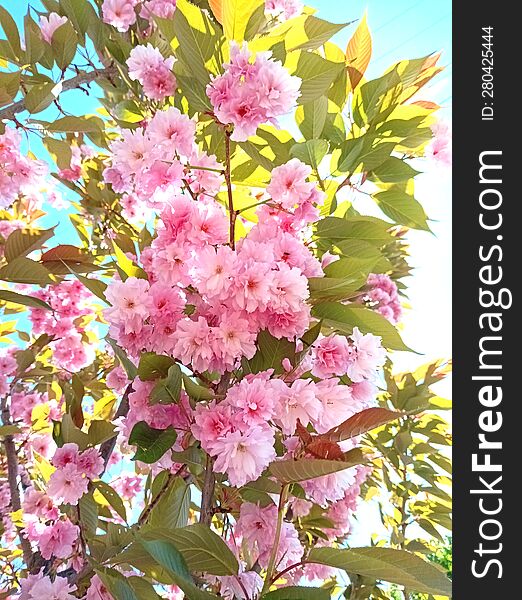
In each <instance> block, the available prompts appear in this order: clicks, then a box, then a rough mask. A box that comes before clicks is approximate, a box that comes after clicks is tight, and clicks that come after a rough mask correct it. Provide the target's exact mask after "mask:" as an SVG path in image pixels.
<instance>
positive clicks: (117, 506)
mask: <svg viewBox="0 0 522 600" xmlns="http://www.w3.org/2000/svg"><path fill="white" fill-rule="evenodd" d="M92 485H93V487H94V488H95V489H97V490H98V491H99V492H100V494H101V495H102V496H103V497H104V498H105V500H106V501H107V503H108V504H109V505H110V506H111V507H112V508H113V509H114V511H115V512H116V513H117V514H118V515H119V516H120V517H121V518H122V519H123V520H124V521H126V520H127V510H126V508H125V504H124V503H123V500H122V499H121V497H120V495H119V494H118V493H117V492H116V491H115V490H114V488H112V487H111V486H110V485H109V484H107V483H105V482H104V481H93V483H92Z"/></svg>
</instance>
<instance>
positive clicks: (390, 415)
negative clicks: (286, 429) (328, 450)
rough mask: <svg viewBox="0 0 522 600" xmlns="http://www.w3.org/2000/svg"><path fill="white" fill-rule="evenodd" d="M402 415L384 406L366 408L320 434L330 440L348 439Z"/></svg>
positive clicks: (340, 440)
mask: <svg viewBox="0 0 522 600" xmlns="http://www.w3.org/2000/svg"><path fill="white" fill-rule="evenodd" d="M402 416H403V415H402V413H399V412H396V411H393V410H388V409H386V408H380V407H372V408H367V409H366V410H362V411H361V412H359V413H356V414H355V415H353V416H352V417H350V418H349V419H347V420H346V421H344V422H343V423H341V424H340V425H338V426H337V427H334V428H333V429H330V431H327V432H326V433H324V434H323V435H321V438H326V439H328V440H329V441H330V442H342V441H343V440H348V439H350V438H353V437H356V436H358V435H362V434H363V433H367V432H368V431H371V430H372V429H375V428H377V427H381V426H382V425H386V423H390V422H391V421H396V420H397V419H400V418H401V417H402Z"/></svg>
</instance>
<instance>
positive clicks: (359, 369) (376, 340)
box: [347, 327, 386, 382]
mask: <svg viewBox="0 0 522 600" xmlns="http://www.w3.org/2000/svg"><path fill="white" fill-rule="evenodd" d="M351 338H352V340H353V344H354V347H355V350H356V352H355V354H354V356H353V357H352V360H351V361H350V363H349V365H348V370H347V373H348V376H349V377H350V379H351V380H352V381H354V382H359V381H362V380H363V379H368V380H370V381H374V380H375V379H376V378H377V374H378V371H379V369H380V368H381V367H382V366H383V365H384V363H385V361H386V350H385V349H384V348H383V347H382V345H381V338H380V337H378V336H376V335H373V334H372V333H367V334H365V335H363V334H362V333H361V332H360V331H359V328H358V327H354V328H353V333H352V335H351Z"/></svg>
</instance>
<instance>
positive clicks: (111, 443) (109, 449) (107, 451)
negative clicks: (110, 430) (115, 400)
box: [100, 383, 134, 478]
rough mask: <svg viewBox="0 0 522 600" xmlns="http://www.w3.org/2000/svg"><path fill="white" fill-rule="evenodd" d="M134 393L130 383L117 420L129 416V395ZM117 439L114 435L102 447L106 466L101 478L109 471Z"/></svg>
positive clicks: (117, 412) (117, 414)
mask: <svg viewBox="0 0 522 600" xmlns="http://www.w3.org/2000/svg"><path fill="white" fill-rule="evenodd" d="M133 391H134V390H133V389H132V383H129V385H128V386H127V388H126V389H125V392H124V394H123V397H122V399H121V402H120V405H119V406H118V410H117V411H116V414H115V415H114V418H115V419H117V418H118V417H125V416H127V413H128V412H129V394H130V393H131V392H133ZM117 437H118V436H117V435H114V437H111V438H110V439H109V440H106V441H105V442H103V444H102V445H101V446H100V454H101V456H102V458H103V464H104V465H105V466H104V467H103V472H102V473H101V474H100V478H101V477H102V475H103V473H105V470H106V469H107V465H108V464H109V459H110V457H111V455H112V453H113V452H114V448H115V446H116V439H117Z"/></svg>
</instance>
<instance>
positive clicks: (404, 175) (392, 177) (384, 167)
mask: <svg viewBox="0 0 522 600" xmlns="http://www.w3.org/2000/svg"><path fill="white" fill-rule="evenodd" d="M373 173H374V175H375V176H376V177H377V179H378V180H379V181H382V182H384V183H397V182H400V181H406V180H407V179H412V178H413V177H415V176H416V175H418V174H419V171H416V170H415V169H414V168H413V167H410V165H409V164H408V163H407V162H406V161H404V160H401V159H400V158H397V157H395V156H390V158H388V159H387V160H385V161H384V162H383V163H382V164H381V165H379V166H378V167H376V168H374V169H373Z"/></svg>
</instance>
